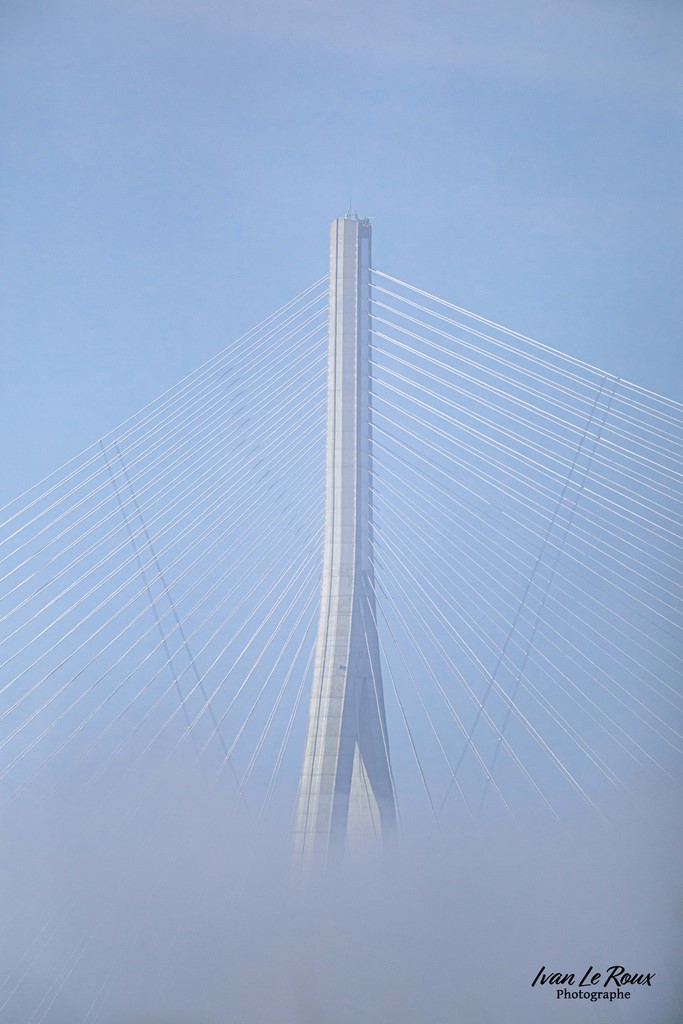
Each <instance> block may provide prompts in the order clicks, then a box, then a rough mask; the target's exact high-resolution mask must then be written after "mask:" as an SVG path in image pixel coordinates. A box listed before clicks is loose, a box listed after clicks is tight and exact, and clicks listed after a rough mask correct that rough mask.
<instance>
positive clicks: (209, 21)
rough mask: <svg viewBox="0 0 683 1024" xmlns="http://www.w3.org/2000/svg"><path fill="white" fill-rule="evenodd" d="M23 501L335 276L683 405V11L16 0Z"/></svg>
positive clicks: (14, 173)
mask: <svg viewBox="0 0 683 1024" xmlns="http://www.w3.org/2000/svg"><path fill="white" fill-rule="evenodd" d="M0 19H1V21H2V32H1V36H2V41H1V42H0V47H1V49H2V53H1V54H0V65H1V66H2V72H1V75H2V94H3V106H2V138H3V140H4V143H3V148H4V151H5V158H4V160H3V171H2V221H3V230H2V249H1V252H0V259H1V262H2V274H1V279H2V283H1V285H0V289H1V296H0V298H1V305H2V312H1V313H0V330H1V334H0V337H1V338H2V341H1V344H2V362H3V375H2V377H3V385H2V401H1V416H2V422H1V429H2V434H3V439H4V445H3V447H4V458H3V465H4V471H3V479H2V485H1V487H0V500H1V501H2V502H3V503H4V501H6V500H8V499H9V498H11V497H12V496H13V495H14V494H16V493H18V492H19V491H20V490H22V489H23V488H25V487H26V486H28V485H30V484H31V483H33V482H35V481H36V480H37V479H38V478H40V477H41V476H42V475H44V474H45V473H47V472H49V471H50V470H51V469H53V468H55V467H56V466H58V465H59V464H61V463H62V462H64V461H65V460H66V459H67V458H69V457H70V456H71V455H72V454H74V453H75V452H77V451H79V450H81V449H82V448H84V447H86V446H87V445H89V444H90V443H91V442H92V441H94V440H95V439H96V438H97V437H98V436H100V435H101V434H103V433H105V432H106V431H107V430H109V429H111V428H113V427H114V426H115V425H116V424H117V423H118V422H120V421H121V420H123V419H125V418H126V417H127V416H128V415H130V414H131V413H133V412H134V411H135V410H136V409H138V408H140V407H141V406H143V405H144V404H145V403H146V402H148V401H149V400H151V399H152V398H153V397H154V396H155V395H157V394H159V393H160V392H161V391H163V390H164V389H165V388H167V387H169V386H170V385H172V384H173V383H174V382H175V381H176V380H177V379H179V378H180V377H182V376H184V375H185V374H186V373H188V372H189V371H190V370H192V369H193V368H194V367H195V366H197V365H198V364H200V363H201V362H202V361H204V360H205V359H207V358H209V357H210V356H211V355H213V354H214V353H215V352H216V351H218V350H219V349H221V348H222V347H223V346H224V345H225V344H227V343H228V342H229V341H230V340H231V339H232V338H234V337H235V336H237V335H239V334H240V333H241V332H243V331H244V330H246V329H247V328H249V327H250V326H251V325H252V324H254V323H256V322H258V321H259V320H261V319H262V318H263V317H264V316H266V315H267V314H268V313H269V312H270V311H271V310H273V309H274V308H276V307H278V306H279V305H280V304H282V303H283V302H284V301H286V300H287V299H288V298H289V297H290V296H291V295H293V294H295V293H296V292H298V291H299V290H301V289H302V288H304V287H306V286H307V285H308V284H309V283H311V282H312V281H313V280H315V279H316V278H318V277H319V276H320V275H321V273H324V272H325V269H326V262H327V229H328V222H329V220H330V219H331V218H332V217H334V216H336V215H338V214H340V213H343V212H345V211H346V209H347V208H348V206H349V202H351V203H352V206H353V208H354V209H358V211H359V212H360V213H363V214H369V215H371V216H372V217H373V218H374V219H375V233H374V262H375V264H376V265H377V266H378V267H380V268H381V269H384V270H386V271H388V272H389V273H392V274H395V275H396V276H398V277H401V278H403V279H404V280H408V281H411V282H414V283H415V284H417V285H419V286H421V287H424V288H427V289H428V290H430V291H432V292H434V293H435V294H437V295H442V296H444V297H446V298H448V299H451V300H452V301H455V302H457V303H459V304H461V305H464V306H466V307H468V308H470V309H474V310H476V311H477V312H480V313H482V314H484V315H486V316H489V317H491V318H493V319H494V320H498V321H499V322H502V323H505V324H508V325H510V326H512V327H514V328H516V329H518V330H521V331H524V332H526V333H529V334H531V335H533V336H535V337H538V338H541V339H542V340H544V341H546V342H548V343H550V344H553V345H555V346H556V347H558V348H560V349H562V350H564V351H567V352H570V353H572V354H575V355H578V356H580V357H582V358H584V359H587V360H589V361H591V362H594V363H597V364H598V365H600V366H605V367H606V368H608V369H609V370H611V371H613V372H614V373H617V374H620V375H622V376H624V377H627V378H628V379H631V380H635V381H637V382H638V383H641V384H643V385H645V386H647V387H651V388H653V389H655V390H658V391H663V392H665V393H667V394H669V395H671V396H672V397H678V398H683V381H682V380H681V377H682V374H681V357H680V341H679V337H680V326H679V325H680V322H681V313H682V312H683V311H682V310H681V298H680V270H681V260H680V238H681V231H680V197H679V194H678V193H679V181H680V156H681V144H680V143H681V135H680V87H681V75H680V71H679V69H678V65H679V64H680V61H679V59H678V58H679V54H680V44H681V17H680V9H679V8H678V5H677V4H675V3H666V2H652V0H648V2H647V3H645V2H636V0H625V2H624V0H620V2H618V3H616V2H610V0H601V2H599V3H595V2H587V0H586V2H584V0H576V2H572V3H550V4H549V3H543V2H540V0H523V2H521V3H516V4H514V5H509V4H503V3H496V2H493V0H485V2H479V3H475V2H460V0H454V2H435V0H431V2H428V3H426V4H425V3H420V4H418V3H416V2H414V0H405V2H401V3H396V2H394V3H391V4H389V3H387V2H385V0H380V2H378V3H374V4H372V5H369V4H366V3H360V2H357V0H351V2H347V3H344V4H339V3H320V2H302V0H284V2H283V0H278V2H275V0H267V2H261V3H254V2H239V3H238V2H234V0H232V2H230V3H228V4H226V3H222V2H217V0H193V2H192V3H190V2H189V0H137V2H135V3H132V2H125V0H99V2H98V3H97V4H92V3H85V2H81V0H51V2H50V3H46V2H43V3H34V4H30V5H27V4H25V3H19V2H14V0H6V2H5V3H4V4H3V6H2V12H0Z"/></svg>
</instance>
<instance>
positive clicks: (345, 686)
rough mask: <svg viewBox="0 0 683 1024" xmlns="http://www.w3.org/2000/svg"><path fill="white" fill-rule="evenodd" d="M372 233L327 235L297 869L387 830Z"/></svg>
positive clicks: (351, 225) (338, 227) (356, 225)
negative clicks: (323, 451) (375, 516)
mask: <svg viewBox="0 0 683 1024" xmlns="http://www.w3.org/2000/svg"><path fill="white" fill-rule="evenodd" d="M371 234H372V229H371V226H370V223H369V221H367V220H362V219H359V218H358V217H352V216H350V215H349V216H346V217H339V218H337V219H336V220H334V221H333V222H332V225H331V229H330V283H329V340H328V371H327V457H326V491H325V534H324V552H323V575H322V584H321V600H320V618H319V622H318V633H317V639H316V649H315V660H314V668H313V685H312V690H311V702H310V709H309V715H308V732H307V736H306V747H305V753H304V763H303V768H302V772H301V779H300V782H299V792H298V796H297V809H296V819H295V843H296V856H297V860H298V862H299V864H300V866H301V867H302V869H303V870H310V869H312V868H320V867H322V868H324V867H327V866H329V865H330V864H333V863H335V862H338V861H339V860H340V859H341V858H342V856H343V854H344V850H345V849H346V848H348V847H349V846H355V845H360V844H363V845H365V844H367V843H369V842H376V841H378V840H379V841H381V840H382V839H383V838H386V836H387V835H388V834H390V833H391V832H393V830H394V829H395V825H396V805H395V799H394V787H393V781H392V776H391V762H390V758H389V742H388V737H387V727H386V719H385V713H384V697H383V692H382V675H381V668H380V657H379V646H378V640H377V628H376V617H375V597H374V572H373V561H372V491H371V481H372V419H371V416H372V412H371V404H372V396H371V380H370V329H369V328H370V259H371V256H370V252H371Z"/></svg>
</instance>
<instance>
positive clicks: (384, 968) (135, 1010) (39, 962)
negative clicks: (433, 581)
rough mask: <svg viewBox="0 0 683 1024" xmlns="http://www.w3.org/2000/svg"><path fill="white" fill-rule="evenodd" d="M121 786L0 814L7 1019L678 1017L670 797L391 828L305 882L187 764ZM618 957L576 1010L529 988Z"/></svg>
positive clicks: (286, 847)
mask: <svg viewBox="0 0 683 1024" xmlns="http://www.w3.org/2000/svg"><path fill="white" fill-rule="evenodd" d="M127 786H128V787H129V788H128V789H127V791H126V792H123V791H119V793H118V795H117V796H116V797H112V798H111V799H110V800H108V801H106V802H105V801H103V800H102V798H101V795H100V797H98V799H97V800H95V799H93V797H92V794H90V795H88V793H87V787H86V786H85V785H83V786H76V787H72V789H71V790H70V792H69V793H68V795H62V796H60V797H59V798H55V797H54V796H53V797H52V798H51V800H49V801H43V802H41V803H37V802H34V803H33V804H32V805H30V806H29V805H24V807H22V809H21V810H20V811H17V812H15V817H14V820H10V821H8V822H7V824H8V825H9V826H10V827H9V828H6V829H5V831H4V835H3V840H2V846H1V855H2V862H3V864H2V878H3V882H2V906H3V918H4V920H5V922H6V924H7V927H6V929H5V931H4V935H3V941H2V950H1V956H2V964H3V965H2V979H3V984H2V988H1V990H0V1006H2V1004H3V1003H4V1004H5V1005H4V1007H3V1009H2V1012H1V1013H0V1019H2V1020H3V1021H4V1020H7V1021H10V1020H11V1021H16V1022H19V1021H29V1020H30V1021H32V1022H33V1021H43V1020H44V1021H46V1022H47V1024H74V1022H76V1021H84V1022H88V1024H90V1022H91V1021H95V1020H97V1021H101V1022H111V1024H114V1022H120V1024H218V1022H225V1021H240V1022H249V1024H250V1022H261V1021H270V1020H273V1021H278V1022H280V1021H282V1022H287V1024H289V1022H292V1024H294V1022H304V1024H314V1022H325V1024H337V1022H338V1024H342V1022H347V1021H372V1022H373V1024H374V1022H376V1024H384V1022H387V1024H389V1022H393V1024H404V1022H405V1024H408V1022H412V1021H420V1022H437V1021H438V1022H441V1021H455V1020H458V1021H466V1022H468V1024H470V1022H472V1024H477V1022H493V1021H500V1020H511V1021H516V1020H524V1021H528V1022H532V1024H533V1022H539V1024H542V1022H546V1021H548V1020H549V1019H553V1020H559V1021H563V1020H577V1019H582V1017H581V1014H582V1013H590V1014H591V1020H598V1021H602V1020H605V1021H633V1022H639V1021H644V1020H657V1021H660V1022H667V1021H671V1022H673V1021H675V1020H678V1019H680V1012H681V997H680V993H679V987H678V984H677V981H676V973H677V970H678V963H677V954H676V951H677V950H680V945H681V942H680V939H681V924H682V918H683V913H682V910H683V899H682V896H683V892H682V886H681V879H680V872H678V871H677V870H676V868H675V864H676V862H677V856H676V851H677V849H678V848H679V845H680V832H679V829H678V827H677V821H678V818H677V815H676V813H675V809H676V805H675V803H674V800H673V797H672V798H671V799H670V800H669V798H668V797H665V798H664V799H663V798H662V797H661V796H658V797H657V799H656V800H654V799H649V800H648V799H647V797H648V794H646V793H641V794H640V799H639V801H638V804H637V805H633V804H632V803H631V804H630V805H626V804H623V805H618V804H615V805H613V806H612V807H611V809H610V811H609V813H608V815H607V817H606V818H605V819H596V818H592V819H590V820H589V819H588V818H584V819H575V820H573V821H571V822H565V824H564V825H563V826H562V827H561V828H560V827H555V826H553V827H541V825H540V824H539V823H538V822H533V821H527V822H524V823H520V822H517V823H515V824H506V823H503V822H498V823H496V824H495V825H492V826H490V827H489V828H488V829H487V830H485V831H483V830H479V831H475V829H474V827H473V828H472V829H471V830H468V831H467V832H464V831H463V833H461V834H456V833H454V832H453V833H450V834H435V835H432V836H431V837H425V836H422V838H419V837H417V836H413V837H411V836H402V837H401V838H400V839H399V840H397V842H396V843H395V845H394V846H393V848H391V849H389V850H387V851H385V852H384V854H382V855H380V854H379V853H377V854H373V855H371V856H369V857H368V858H367V859H366V860H364V861H363V862H356V863H349V864H347V865H346V866H345V868H344V869H343V870H342V871H340V872H338V873H336V874H331V875H327V876H326V877H318V878H308V879H300V878H296V877H294V876H293V873H292V870H291V860H290V843H289V839H288V836H287V832H286V830H285V829H276V828H272V827H271V828H265V827H263V826H257V825H255V824H254V823H253V821H251V819H250V816H249V815H248V814H247V813H246V812H245V811H244V810H242V811H241V812H239V813H236V812H235V811H234V810H233V811H231V810H230V801H229V800H228V799H226V795H225V791H223V790H221V789H219V788H217V787H215V786H211V785H209V784H207V782H206V780H205V779H203V778H202V777H201V776H200V775H199V774H195V775H193V774H191V773H188V771H187V769H186V768H182V770H181V769H180V766H178V767H177V769H174V770H173V771H171V772H167V774H166V775H165V776H162V775H161V774H159V776H148V777H145V778H144V779H143V778H140V777H136V778H132V777H130V776H129V778H128V782H127ZM131 798H133V800H132V803H133V804H136V805H137V810H136V812H135V814H134V816H132V817H130V816H128V817H127V819H126V814H125V809H126V808H127V807H129V806H130V805H131ZM124 819H125V820H124ZM122 821H123V822H124V824H122ZM613 965H622V966H624V967H625V968H626V970H627V971H629V972H630V973H643V974H644V973H652V972H655V973H654V977H653V979H652V983H651V985H649V986H647V985H646V986H644V987H641V986H626V988H627V989H630V991H631V995H630V998H629V999H619V1000H618V1001H617V1000H614V1001H612V1002H609V1001H607V1000H604V1001H601V1000H599V1001H597V1002H592V1003H591V1005H590V1009H589V1010H584V1009H583V1008H582V1005H581V1006H579V1007H578V1008H577V1006H576V1002H577V999H573V1000H572V999H558V997H557V992H556V989H557V986H552V985H549V984H546V985H545V986H541V985H536V986H535V987H532V985H531V983H532V981H533V979H534V978H535V976H536V975H537V973H538V972H539V970H540V969H541V968H545V973H546V974H549V973H551V972H554V971H558V972H561V973H563V974H564V973H571V972H573V973H575V975H576V986H577V987H578V982H579V980H580V978H581V976H582V975H583V974H584V972H585V971H586V970H587V969H588V968H593V969H594V970H595V971H600V972H603V977H604V976H605V972H607V970H608V969H609V968H610V967H611V966H613ZM598 987H599V986H598ZM580 1002H581V1004H583V1003H584V1002H590V1000H584V999H581V1000H580ZM577 1015H578V1016H577Z"/></svg>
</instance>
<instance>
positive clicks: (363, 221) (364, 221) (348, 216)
mask: <svg viewBox="0 0 683 1024" xmlns="http://www.w3.org/2000/svg"><path fill="white" fill-rule="evenodd" d="M335 220H354V221H356V222H357V223H358V224H360V226H361V227H364V228H369V227H371V226H372V225H371V224H370V218H369V217H359V215H358V211H355V212H354V213H351V211H350V210H349V212H348V213H345V214H344V216H343V217H336V218H335Z"/></svg>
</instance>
